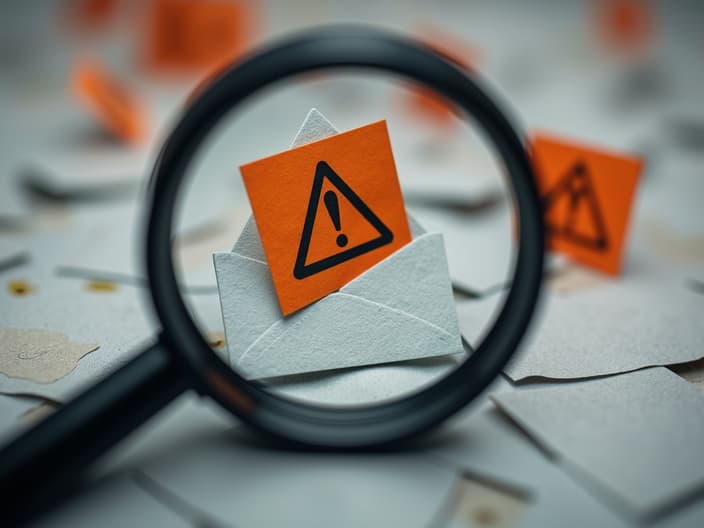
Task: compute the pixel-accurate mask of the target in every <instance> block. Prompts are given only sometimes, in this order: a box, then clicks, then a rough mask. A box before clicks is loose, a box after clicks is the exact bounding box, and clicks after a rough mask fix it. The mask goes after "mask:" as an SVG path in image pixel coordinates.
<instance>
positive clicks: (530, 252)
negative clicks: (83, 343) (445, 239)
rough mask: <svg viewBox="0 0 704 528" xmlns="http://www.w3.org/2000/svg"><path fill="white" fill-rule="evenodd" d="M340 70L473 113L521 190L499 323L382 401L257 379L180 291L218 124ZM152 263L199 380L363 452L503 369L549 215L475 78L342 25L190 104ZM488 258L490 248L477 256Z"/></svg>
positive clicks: (279, 428)
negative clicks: (451, 362)
mask: <svg viewBox="0 0 704 528" xmlns="http://www.w3.org/2000/svg"><path fill="white" fill-rule="evenodd" d="M330 68H365V69H372V70H379V71H382V72H384V73H395V74H397V75H399V76H401V77H405V78H406V79H407V80H411V81H415V82H417V83H420V84H423V85H425V86H426V87H427V88H429V89H431V90H434V91H436V92H438V93H440V94H442V95H443V96H445V97H446V98H447V99H449V100H450V101H452V102H453V103H454V104H455V105H457V107H459V108H460V109H462V110H463V111H465V112H466V113H467V114H468V115H470V116H472V117H473V118H474V119H475V120H476V121H477V122H478V123H479V124H480V125H481V127H482V128H483V129H484V131H485V132H486V134H487V136H488V137H489V139H490V140H491V141H492V142H493V144H494V145H495V147H496V150H497V152H498V154H499V155H500V156H501V158H502V160H503V162H504V164H505V166H506V168H507V171H508V174H509V178H510V181H511V185H512V187H513V198H514V203H515V205H516V207H517V210H518V219H519V226H520V233H519V234H518V236H519V239H518V253H517V257H516V263H515V267H514V277H513V280H512V285H511V288H510V290H509V292H508V296H507V298H506V301H505V303H504V305H503V307H502V310H501V312H500V313H499V315H498V317H497V319H496V322H495V325H494V327H493V328H492V329H491V330H490V331H489V333H488V334H487V336H486V338H485V339H484V341H483V343H482V344H481V345H480V346H479V348H478V349H477V350H476V351H475V353H474V354H472V355H471V356H470V357H469V358H468V359H467V360H466V361H465V362H464V363H463V364H462V365H461V366H459V367H458V368H457V369H456V370H455V371H453V372H452V373H450V374H448V375H447V376H445V377H444V378H443V379H441V380H440V381H439V382H438V383H437V384H435V385H433V386H430V387H428V388H425V389H423V390H420V391H419V392H417V393H414V394H411V395H410V396H408V397H406V398H403V399H399V400H395V401H391V402H386V403H382V404H378V405H371V406H365V407H354V408H334V407H328V406H320V405H312V404H307V403H305V404H304V403H302V402H297V401H293V400H290V399H287V398H284V397H281V396H277V395H275V394H273V393H271V392H267V391H266V389H264V388H262V387H260V386H258V385H256V384H252V383H249V382H247V381H246V380H245V379H244V378H242V377H241V376H239V375H238V374H237V373H236V372H234V371H233V370H232V369H231V368H230V367H229V366H228V365H226V364H225V362H224V361H223V360H222V359H220V357H219V356H218V355H217V354H216V353H215V352H214V351H213V350H212V349H211V348H210V347H209V346H208V344H207V343H206V342H205V340H204V339H203V337H202V335H201V333H200V332H199V330H198V328H197V327H196V325H195V323H194V322H193V321H192V320H191V318H190V316H189V313H188V310H187V309H186V306H185V305H184V303H183V300H182V298H181V296H180V294H179V289H178V285H177V282H176V277H175V273H174V267H173V262H172V260H171V250H172V248H171V240H172V232H171V225H172V220H173V216H174V210H175V205H176V199H177V195H178V191H179V188H180V185H181V183H182V181H183V179H184V175H185V174H186V172H187V169H188V165H189V162H190V160H191V159H192V158H193V156H194V154H195V153H196V151H197V150H198V148H199V146H200V144H201V143H202V142H203V140H204V139H205V138H206V136H207V135H208V133H209V132H210V131H211V130H212V129H213V128H214V127H215V125H216V124H217V123H218V122H219V120H220V119H221V118H222V117H224V116H225V115H226V114H227V113H228V112H229V111H230V110H232V109H233V108H235V107H236V106H237V105H239V104H241V103H242V102H244V101H245V100H246V99H247V98H248V97H250V96H252V95H253V94H254V93H255V92H258V91H259V90H261V89H262V88H264V87H267V86H270V85H272V84H274V83H276V82H278V81H281V80H283V79H285V78H287V77H291V76H294V75H299V74H303V73H306V72H311V71H314V70H321V69H330ZM148 203H149V205H150V211H151V216H150V218H149V227H148V231H147V236H146V249H147V268H148V274H149V282H150V286H151V291H152V297H153V301H154V306H155V309H156V311H157V314H158V315H159V318H160V320H161V321H162V323H163V326H164V330H165V334H166V335H168V336H169V346H168V348H169V350H170V351H171V354H172V355H173V356H174V358H176V359H177V360H178V361H180V362H182V363H186V364H187V366H188V367H189V370H190V372H192V374H193V381H194V384H195V385H196V386H197V388H198V390H199V391H200V392H202V393H205V394H209V395H210V396H212V397H213V398H215V399H216V400H217V401H219V402H220V403H221V404H222V405H223V406H225V407H226V408H228V409H229V410H230V411H231V412H233V413H234V414H236V415H237V416H238V417H239V418H241V419H242V420H243V421H245V422H246V423H248V424H249V425H251V426H253V427H255V428H256V429H258V430H260V431H262V432H264V433H267V434H270V435H273V436H275V437H277V438H279V439H283V440H286V441H289V442H294V443H296V444H302V445H306V446H313V447H316V448H337V449H339V448H343V449H350V448H351V449H355V448H365V447H370V446H382V445H389V444H392V443H395V442H399V441H402V440H405V439H408V438H410V437H412V436H415V435H417V434H418V433H420V432H422V431H425V430H427V429H429V428H431V427H432V426H434V425H435V424H437V423H439V422H440V421H442V420H444V419H446V418H447V417H449V416H450V415H452V414H453V413H454V412H456V411H457V410H459V409H460V408H462V407H463V406H464V405H465V404H466V403H468V402H469V401H471V400H472V399H473V398H474V397H475V396H477V395H478V394H479V393H480V392H481V391H482V390H483V389H484V388H485V387H486V386H487V385H488V384H489V383H490V382H491V381H492V380H493V379H494V378H495V377H496V376H497V375H498V374H499V372H500V371H501V369H502V368H503V366H504V365H505V364H506V362H507V361H508V360H509V358H510V357H511V355H512V354H513V352H514V350H515V349H516V347H517V346H518V344H519V341H520V339H521V338H522V336H523V334H524V333H525V330H526V328H527V326H528V323H529V321H530V319H531V316H532V314H533V311H534V308H535V305H536V302H537V299H538V294H539V290H540V283H541V276H542V267H543V223H542V216H541V210H540V201H539V199H538V194H537V191H536V187H535V184H534V179H533V175H532V170H531V165H530V163H529V160H528V157H527V154H526V151H525V149H524V147H523V144H522V142H521V139H520V138H519V137H518V136H517V134H516V133H515V132H514V130H513V128H512V127H511V125H510V124H509V122H508V120H507V119H506V117H505V116H504V115H503V113H502V112H501V111H500V110H499V109H498V108H497V106H496V105H495V104H494V102H493V101H492V100H491V99H490V98H489V97H488V96H487V95H486V93H485V92H484V91H483V90H482V89H481V88H480V87H479V86H478V82H477V80H476V79H474V78H472V77H470V76H469V75H468V74H467V73H466V72H463V71H461V70H460V69H458V67H457V66H455V65H454V64H452V63H451V62H450V61H448V60H446V59H444V58H442V57H441V56H440V55H438V54H436V53H434V52H433V51H431V50H430V49H428V48H427V47H424V46H422V45H419V44H418V43H416V42H414V41H411V40H409V39H405V38H402V37H400V36H395V35H392V34H389V33H387V32H383V31H377V30H373V29H368V28H358V27H332V28H326V29H319V30H315V31H312V32H309V33H307V34H303V35H300V36H297V37H294V38H291V39H288V40H285V41H283V42H280V43H278V44H277V45H275V46H273V47H270V48H268V49H266V50H264V51H262V52H261V53H259V54H257V55H255V56H252V57H250V58H249V59H248V60H246V61H244V62H243V63H241V64H239V65H238V66H236V67H234V68H232V69H230V70H229V71H227V72H225V73H223V74H222V75H221V76H220V77H219V78H217V79H216V80H215V81H214V82H213V84H211V85H210V86H209V87H208V88H207V89H206V90H205V91H204V92H203V93H202V94H201V95H200V97H198V99H197V100H196V101H195V102H194V103H193V104H192V105H191V106H190V107H189V108H188V109H187V110H186V112H185V114H184V115H183V117H182V119H181V121H180V122H179V123H178V124H177V126H176V127H175V129H174V130H173V132H172V134H171V136H170V137H169V138H168V140H167V142H166V144H165V145H164V147H163V149H162V151H161V154H160V156H159V159H158V161H157V164H156V166H155V169H154V172H153V174H152V179H151V182H150V186H149V202H148ZM478 257H480V256H478Z"/></svg>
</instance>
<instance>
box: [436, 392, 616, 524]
mask: <svg viewBox="0 0 704 528" xmlns="http://www.w3.org/2000/svg"><path fill="white" fill-rule="evenodd" d="M498 390H506V389H504V388H503V387H500V388H499V389H498ZM508 390H515V389H513V387H510V388H508ZM436 434H437V437H436V440H435V441H434V442H432V445H431V447H430V451H431V454H432V455H433V456H434V457H436V458H437V460H438V461H442V462H443V463H445V464H448V466H449V467H452V468H454V469H456V470H457V471H458V472H459V471H463V470H465V471H469V472H470V473H471V474H475V475H477V474H478V475H483V476H485V477H487V478H491V479H492V480H496V481H500V482H502V483H504V484H505V485H507V486H512V487H517V488H519V489H522V490H525V491H526V492H527V493H528V502H529V503H528V504H527V507H526V508H525V509H524V510H523V512H522V514H521V520H520V523H519V524H518V526H525V527H536V528H538V527H539V528H543V527H546V526H569V527H570V528H594V527H595V526H609V527H619V528H627V527H628V526H630V524H629V523H627V522H625V521H622V520H621V519H620V518H619V517H618V515H617V514H615V513H613V512H612V511H611V510H610V509H609V508H607V507H606V506H605V505H603V504H602V503H601V502H600V501H599V500H597V499H596V498H594V497H593V496H592V495H591V494H590V493H589V492H587V491H586V490H585V489H584V488H583V487H582V486H580V485H579V483H577V482H575V481H574V479H573V478H571V477H570V475H567V474H566V473H565V472H564V471H562V470H561V469H560V468H559V467H557V466H556V465H555V464H554V462H553V461H552V460H550V459H549V458H548V457H546V456H545V454H544V453H543V452H542V451H541V450H540V448H538V447H536V446H535V445H534V444H533V443H532V442H531V441H530V439H528V438H527V437H526V436H525V435H524V434H522V433H521V432H520V431H518V430H516V428H515V427H513V426H512V424H511V423H510V422H509V420H508V419H507V418H506V417H505V416H504V415H503V414H502V413H500V412H499V411H497V409H496V407H495V406H494V405H493V404H490V407H484V408H482V409H480V410H477V409H476V407H475V408H472V407H471V406H470V408H469V409H468V410H465V411H463V413H462V414H461V415H459V416H458V417H457V418H456V419H455V420H453V421H452V422H450V423H449V424H448V425H447V426H445V427H444V428H443V429H441V430H440V431H439V432H438V433H436ZM461 526H465V525H464V524H462V525H461ZM471 526H473V525H471ZM487 526H493V524H492V525H487Z"/></svg>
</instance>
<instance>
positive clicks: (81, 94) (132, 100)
mask: <svg viewBox="0 0 704 528" xmlns="http://www.w3.org/2000/svg"><path fill="white" fill-rule="evenodd" d="M72 88H73V93H74V94H75V95H76V97H77V98H78V100H79V101H80V102H81V103H82V104H83V105H84V106H85V107H86V108H87V109H88V111H89V112H91V113H92V114H93V115H94V116H95V117H96V118H97V119H98V121H99V122H100V123H101V124H102V125H103V126H104V127H105V128H106V129H108V130H109V131H110V132H111V133H112V134H113V135H115V136H116V137H117V138H118V139H120V140H122V141H125V142H127V143H139V142H141V141H142V140H144V138H145V135H146V132H147V130H146V129H147V124H146V110H145V108H144V107H143V105H142V103H141V101H140V100H139V98H138V97H137V95H136V94H134V93H133V92H132V91H131V90H130V89H129V88H128V87H127V86H126V85H124V84H123V83H121V82H120V81H119V80H118V79H116V78H115V77H113V76H112V75H110V74H109V73H108V72H106V71H105V70H104V69H103V68H101V67H100V66H98V64H97V63H95V62H89V61H83V62H80V63H79V64H78V65H77V66H76V68H75V70H74V73H73V78H72Z"/></svg>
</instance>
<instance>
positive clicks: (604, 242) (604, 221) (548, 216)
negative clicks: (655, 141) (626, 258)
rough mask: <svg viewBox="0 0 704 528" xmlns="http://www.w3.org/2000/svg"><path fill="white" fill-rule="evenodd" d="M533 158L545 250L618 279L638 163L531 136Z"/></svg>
mask: <svg viewBox="0 0 704 528" xmlns="http://www.w3.org/2000/svg"><path fill="white" fill-rule="evenodd" d="M532 157H533V165H534V168H535V175H536V178H537V183H538V190H539V192H540V197H541V201H542V205H543V213H544V218H545V228H546V238H547V245H548V247H549V248H550V249H552V250H555V251H558V252H561V253H564V254H566V255H569V256H570V257H572V258H573V259H574V260H575V261H577V262H579V263H581V264H585V265H587V266H591V267H593V268H596V269H598V270H601V271H603V272H606V273H609V274H612V275H617V274H619V273H620V271H621V256H622V253H623V246H624V241H625V238H626V229H627V227H628V218H629V215H630V211H631V205H632V202H633V197H634V193H635V190H636V185H637V183H638V178H639V176H640V172H641V169H642V166H643V162H642V160H641V159H640V158H637V157H634V156H629V155H625V154H618V153H613V152H607V151H605V150H601V149H597V148H594V147H589V146H586V145H580V144H577V143H572V142H568V141H565V140H563V139H560V138H557V137H554V136H548V135H545V134H536V135H534V137H533V141H532Z"/></svg>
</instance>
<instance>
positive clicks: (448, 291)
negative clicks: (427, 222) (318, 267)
mask: <svg viewBox="0 0 704 528" xmlns="http://www.w3.org/2000/svg"><path fill="white" fill-rule="evenodd" d="M340 292H342V293H346V294H349V295H356V296H359V297H362V298H364V299H366V300H368V301H372V302H375V303H378V304H380V305H384V306H388V307H390V308H393V309H396V310H399V311H403V312H405V313H407V314H409V315H411V316H414V317H417V318H418V319H422V320H424V321H428V322H429V323H432V324H434V325H436V326H438V327H440V328H442V329H443V330H445V331H446V332H448V333H449V334H451V335H459V327H458V323H457V313H456V311H455V304H454V298H453V296H452V284H451V282H450V275H449V272H448V267H447V261H446V259H445V246H444V243H443V239H442V235H441V234H439V233H429V234H425V235H421V236H420V237H418V238H416V239H415V240H413V241H412V242H411V243H410V244H408V245H406V246H404V247H403V248H401V249H400V250H398V251H397V252H396V253H394V254H393V255H391V256H389V257H387V258H386V259H384V260H382V261H381V262H380V263H378V264H377V265H376V266H374V267H372V268H370V269H368V270H367V271H365V272H364V273H363V274H362V275H360V276H359V277H357V278H356V279H354V280H352V281H350V282H349V283H347V284H346V285H345V286H343V287H342V288H341V289H340Z"/></svg>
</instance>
